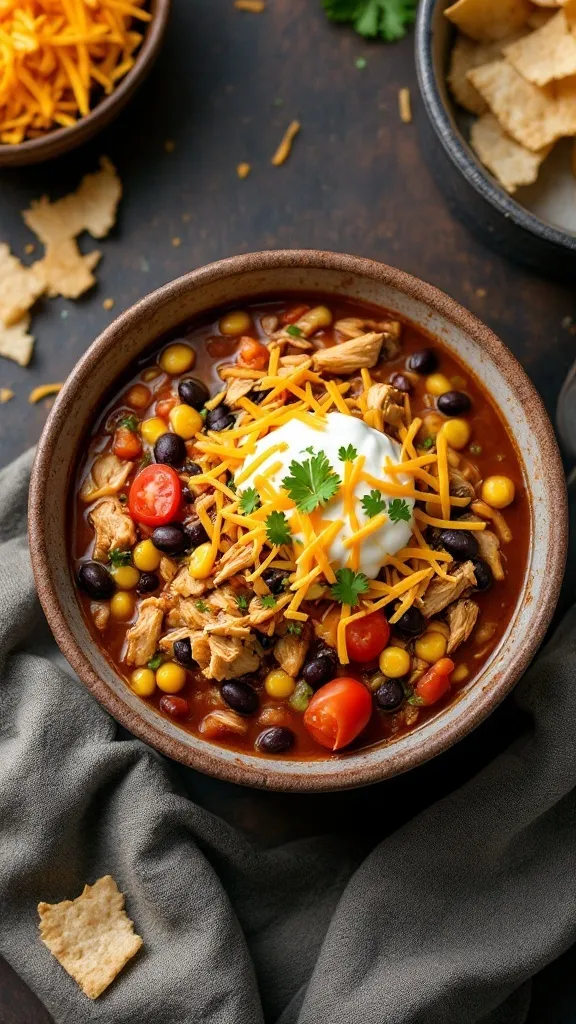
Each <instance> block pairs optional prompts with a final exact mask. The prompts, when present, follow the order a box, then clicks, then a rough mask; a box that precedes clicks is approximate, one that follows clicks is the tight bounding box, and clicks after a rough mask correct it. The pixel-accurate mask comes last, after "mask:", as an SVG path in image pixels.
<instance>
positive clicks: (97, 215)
mask: <svg viewBox="0 0 576 1024" xmlns="http://www.w3.org/2000/svg"><path fill="white" fill-rule="evenodd" d="M121 196H122V183H121V181H120V178H119V177H118V175H117V174H116V170H115V168H114V165H113V164H112V163H111V161H110V160H109V159H108V158H107V157H105V156H103V157H101V158H100V170H99V171H96V172H95V173H94V174H87V175H86V176H85V177H84V178H82V181H81V182H80V185H79V186H78V188H77V189H76V192H71V193H70V195H68V196H64V198H63V199H57V200H56V202H54V203H51V202H50V200H49V199H48V197H47V196H43V197H42V199H38V200H35V201H33V202H32V204H31V206H30V208H29V209H28V210H23V212H22V216H23V218H24V221H25V223H26V224H27V226H28V227H29V228H30V230H31V231H33V232H34V234H35V235H37V236H38V238H39V239H40V241H41V242H44V245H55V244H56V243H58V242H61V241H67V240H68V239H70V238H76V237H77V236H78V235H80V234H82V232H83V231H89V232H90V234H91V235H92V236H93V237H94V238H104V237H105V235H107V234H108V232H109V231H110V229H111V227H113V225H114V221H115V219H116V210H117V207H118V203H119V201H120V198H121Z"/></svg>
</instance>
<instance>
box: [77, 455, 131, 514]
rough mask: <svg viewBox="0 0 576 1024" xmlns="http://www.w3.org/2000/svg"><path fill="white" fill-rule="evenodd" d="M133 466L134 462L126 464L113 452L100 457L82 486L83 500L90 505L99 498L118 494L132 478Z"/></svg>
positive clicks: (81, 495) (81, 494)
mask: <svg viewBox="0 0 576 1024" xmlns="http://www.w3.org/2000/svg"><path fill="white" fill-rule="evenodd" d="M133 465H134V463H133V462H125V461H124V459H119V458H118V457H117V456H116V455H113V454H112V452H109V453H108V454H107V455H100V457H99V458H97V459H96V461H95V462H94V464H93V466H92V468H91V470H90V472H89V474H88V476H87V477H86V479H85V480H84V482H83V484H82V487H81V489H80V498H81V500H82V501H84V502H86V504H89V502H91V501H97V499H98V498H105V497H107V496H108V495H110V494H117V493H118V491H120V490H121V489H122V488H123V486H124V484H125V483H126V481H127V479H128V477H129V476H130V471H131V469H132V466H133Z"/></svg>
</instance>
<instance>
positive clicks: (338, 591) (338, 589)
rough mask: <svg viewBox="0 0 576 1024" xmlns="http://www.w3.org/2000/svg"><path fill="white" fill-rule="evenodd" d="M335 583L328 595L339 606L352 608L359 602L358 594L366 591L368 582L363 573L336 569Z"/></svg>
mask: <svg viewBox="0 0 576 1024" xmlns="http://www.w3.org/2000/svg"><path fill="white" fill-rule="evenodd" d="M335 575H336V583H334V585H333V586H332V587H331V588H330V593H331V595H332V597H333V598H334V600H335V601H340V604H349V605H350V607H351V608H354V607H355V605H357V604H358V603H359V601H360V594H365V593H366V591H367V590H368V580H367V578H366V576H365V575H364V573H363V572H354V570H353V569H336V574H335Z"/></svg>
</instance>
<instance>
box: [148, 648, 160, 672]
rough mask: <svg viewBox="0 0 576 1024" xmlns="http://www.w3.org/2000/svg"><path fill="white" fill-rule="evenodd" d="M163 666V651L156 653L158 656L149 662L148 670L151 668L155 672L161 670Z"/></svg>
mask: <svg viewBox="0 0 576 1024" xmlns="http://www.w3.org/2000/svg"><path fill="white" fill-rule="evenodd" d="M161 664H162V652H161V651H156V654H155V655H154V657H153V658H150V661H149V662H148V668H151V669H152V671H153V672H155V671H156V669H157V668H160V665H161Z"/></svg>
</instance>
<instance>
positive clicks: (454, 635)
mask: <svg viewBox="0 0 576 1024" xmlns="http://www.w3.org/2000/svg"><path fill="white" fill-rule="evenodd" d="M479 611H480V609H479V607H478V605H477V604H476V602H475V601H469V600H466V599H464V598H462V599H461V600H460V601H454V603H453V604H451V605H449V606H448V608H447V609H446V618H447V619H448V625H449V627H450V636H449V638H448V646H447V648H446V654H452V651H455V650H456V648H457V647H459V646H460V644H463V643H464V641H465V640H467V639H468V637H469V636H470V634H471V632H472V630H473V629H474V626H475V625H476V619H477V618H478V613H479Z"/></svg>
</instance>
